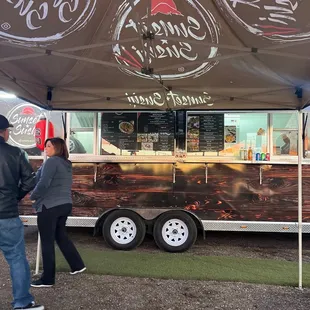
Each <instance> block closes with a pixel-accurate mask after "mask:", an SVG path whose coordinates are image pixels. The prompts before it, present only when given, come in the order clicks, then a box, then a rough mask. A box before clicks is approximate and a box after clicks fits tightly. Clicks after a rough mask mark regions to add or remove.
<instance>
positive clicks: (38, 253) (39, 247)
mask: <svg viewBox="0 0 310 310" xmlns="http://www.w3.org/2000/svg"><path fill="white" fill-rule="evenodd" d="M45 117H46V126H45V136H46V139H48V129H49V119H50V111H48V112H47V113H46V114H45ZM44 142H45V141H44ZM46 159H47V156H46V152H45V151H44V159H43V160H44V161H46ZM40 258H41V237H40V233H39V231H38V244H37V257H36V269H35V275H38V274H39V270H40Z"/></svg>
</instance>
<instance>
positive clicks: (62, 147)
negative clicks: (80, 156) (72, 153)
mask: <svg viewBox="0 0 310 310" xmlns="http://www.w3.org/2000/svg"><path fill="white" fill-rule="evenodd" d="M48 141H49V142H51V143H52V145H53V146H54V148H55V156H59V157H62V158H64V159H68V158H69V152H68V148H67V145H66V142H65V140H63V139H61V138H50V139H46V140H45V143H44V146H46V143H47V142H48Z"/></svg>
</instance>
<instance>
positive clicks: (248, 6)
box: [216, 0, 310, 42]
mask: <svg viewBox="0 0 310 310" xmlns="http://www.w3.org/2000/svg"><path fill="white" fill-rule="evenodd" d="M216 1H217V3H218V5H219V7H221V9H222V10H223V11H224V12H226V15H228V16H229V17H230V19H231V18H233V19H234V20H235V21H236V22H237V23H239V24H240V25H242V26H243V27H244V28H245V29H246V30H247V31H249V32H250V33H252V34H254V35H257V36H262V37H264V38H267V39H270V40H274V41H281V42H286V41H300V40H305V39H308V38H309V37H310V24H309V17H308V16H307V15H308V14H306V13H305V11H302V10H305V6H307V8H309V2H308V1H302V0H269V1H263V0H216ZM303 5H304V6H303Z"/></svg>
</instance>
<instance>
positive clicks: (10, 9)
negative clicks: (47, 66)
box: [0, 0, 97, 46]
mask: <svg viewBox="0 0 310 310" xmlns="http://www.w3.org/2000/svg"><path fill="white" fill-rule="evenodd" d="M96 3H97V0H49V1H47V0H46V1H42V0H38V1H34V0H2V1H1V11H0V38H1V39H6V40H8V41H10V42H14V43H19V44H25V43H26V44H27V45H29V46H35V45H40V46H44V45H48V44H51V43H53V42H55V41H58V40H60V39H62V38H64V37H66V36H68V35H70V34H71V33H73V32H75V31H78V30H80V29H81V28H83V27H84V26H85V25H86V24H87V23H88V21H89V20H90V19H91V17H92V16H93V14H94V12H95V9H96ZM52 25H53V26H52Z"/></svg>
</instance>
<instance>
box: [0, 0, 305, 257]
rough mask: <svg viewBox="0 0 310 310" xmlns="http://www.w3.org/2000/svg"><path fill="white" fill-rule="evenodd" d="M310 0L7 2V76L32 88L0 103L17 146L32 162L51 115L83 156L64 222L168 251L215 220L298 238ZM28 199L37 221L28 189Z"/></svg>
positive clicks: (1, 33) (3, 80)
mask: <svg viewBox="0 0 310 310" xmlns="http://www.w3.org/2000/svg"><path fill="white" fill-rule="evenodd" d="M267 2H268V3H267ZM309 8H310V2H309V1H302V0H295V1H284V0H283V1H276V0H270V1H259V0H257V1H238V0H234V1H228V0H214V1H207V0H205V1H202V0H160V1H159V0H149V1H140V0H135V1H132V0H110V1H97V0H80V1H67V0H64V1H44V0H42V1H35V2H34V1H29V2H27V5H26V2H25V1H4V3H3V5H2V7H1V13H0V14H1V18H0V20H1V22H0V47H1V48H0V88H1V89H3V90H5V91H7V92H10V93H13V94H16V95H17V96H18V98H23V99H25V100H26V101H27V103H26V102H25V101H22V100H21V99H16V98H13V99H12V98H11V99H12V100H13V101H11V102H10V101H9V99H4V101H3V102H2V103H1V105H0V110H1V113H4V114H5V115H7V116H8V118H9V119H10V121H11V122H12V123H13V124H14V125H15V127H14V129H13V132H12V134H11V140H10V143H12V144H14V145H17V146H19V147H21V148H23V149H25V151H26V152H27V153H28V156H29V160H30V161H31V163H32V165H33V167H34V169H37V168H38V167H39V166H40V165H41V164H42V161H43V159H44V157H43V156H42V155H43V154H42V152H41V150H39V149H38V148H37V147H36V144H35V141H34V138H33V134H34V132H33V130H34V129H33V128H34V126H35V124H36V122H37V121H38V120H39V117H40V114H42V113H43V114H46V118H47V119H49V120H50V121H51V123H52V124H53V128H54V131H55V132H54V134H55V135H57V136H63V137H64V138H66V141H67V143H68V147H69V149H70V159H71V160H72V162H73V170H74V172H73V175H74V185H73V189H72V197H73V213H72V216H71V217H70V218H69V220H68V225H71V226H87V227H94V229H95V233H98V234H102V235H103V237H104V238H105V240H106V241H107V243H108V244H109V245H111V246H112V247H114V248H117V249H123V250H126V249H132V248H134V247H136V246H138V245H139V244H140V243H141V242H142V240H143V238H144V236H145V234H146V233H151V234H152V235H153V236H154V239H155V241H156V244H157V245H158V246H159V247H160V248H161V249H164V250H166V251H171V252H178V251H184V250H186V249H188V248H189V247H190V246H191V245H192V244H193V243H194V242H195V240H196V237H197V234H198V233H200V232H205V231H210V230H229V231H257V232H267V231H268V232H297V231H298V233H299V237H300V236H301V234H302V233H303V232H304V233H306V232H309V197H308V192H309V191H308V190H307V188H308V186H307V185H308V178H309V168H308V167H309V165H308V159H307V156H308V136H309V135H308V123H307V114H304V118H303V124H302V120H301V112H300V111H302V110H303V108H305V107H307V106H309V98H310V85H309V83H308V81H309V73H308V70H307V68H308V66H309V65H308V61H309V52H308V51H309V48H310V43H309V38H310V31H309V23H308V12H309ZM30 102H31V103H32V104H30ZM297 115H298V117H297ZM297 120H298V121H297ZM301 124H302V125H303V126H301ZM302 127H303V128H302ZM301 135H302V136H303V139H301ZM297 136H298V139H297ZM297 141H299V143H297ZM41 142H42V141H41ZM300 150H302V151H300ZM297 157H298V160H297ZM301 168H302V171H301ZM301 175H302V177H303V183H302V184H301V183H300V182H301V180H302V178H301ZM302 185H304V191H302ZM302 194H303V200H302V199H301V198H302ZM20 212H21V216H22V217H23V219H24V221H25V223H26V224H27V225H35V224H36V216H35V214H34V213H33V209H32V207H31V202H30V201H29V200H27V199H25V200H24V201H23V202H22V203H21V206H20ZM299 241H301V238H299ZM299 244H300V245H301V242H299Z"/></svg>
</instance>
